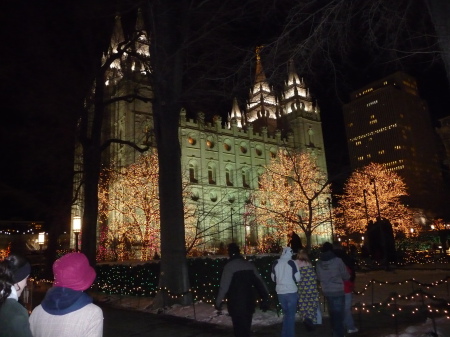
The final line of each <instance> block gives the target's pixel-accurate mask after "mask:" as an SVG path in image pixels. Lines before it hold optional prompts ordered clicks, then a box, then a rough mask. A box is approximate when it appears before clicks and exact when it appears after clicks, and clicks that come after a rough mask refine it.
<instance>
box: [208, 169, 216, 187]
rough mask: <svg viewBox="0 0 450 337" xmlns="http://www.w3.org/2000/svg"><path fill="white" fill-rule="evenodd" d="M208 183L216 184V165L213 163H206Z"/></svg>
mask: <svg viewBox="0 0 450 337" xmlns="http://www.w3.org/2000/svg"><path fill="white" fill-rule="evenodd" d="M208 183H209V184H211V185H215V184H216V167H215V166H214V164H208Z"/></svg>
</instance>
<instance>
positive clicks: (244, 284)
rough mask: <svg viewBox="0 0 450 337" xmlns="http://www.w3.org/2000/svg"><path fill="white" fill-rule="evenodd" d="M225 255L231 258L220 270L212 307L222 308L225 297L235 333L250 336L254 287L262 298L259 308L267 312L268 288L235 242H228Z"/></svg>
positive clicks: (236, 336) (241, 336)
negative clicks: (218, 285)
mask: <svg viewBox="0 0 450 337" xmlns="http://www.w3.org/2000/svg"><path fill="white" fill-rule="evenodd" d="M228 255H229V256H230V260H229V261H228V262H227V264H226V265H225V267H224V269H223V273H222V277H221V279H220V287H219V293H218V294H217V298H216V303H215V308H216V309H217V310H218V311H221V310H222V301H223V300H224V298H225V297H227V299H228V302H227V308H228V313H229V314H230V316H231V320H232V322H233V331H234V336H235V337H249V336H250V333H251V326H252V318H253V313H254V312H255V306H256V298H255V294H254V290H253V288H256V290H257V292H258V293H259V296H260V297H261V299H262V301H261V310H263V311H266V310H267V309H268V306H269V291H268V289H267V286H266V284H265V282H264V280H263V278H262V277H261V275H260V274H259V272H258V270H257V269H256V267H255V265H254V264H253V263H251V262H249V261H247V260H245V259H244V257H243V256H242V255H241V254H240V251H239V247H238V246H237V245H236V244H235V243H230V244H229V245H228Z"/></svg>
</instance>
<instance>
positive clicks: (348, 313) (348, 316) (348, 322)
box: [344, 293, 355, 330]
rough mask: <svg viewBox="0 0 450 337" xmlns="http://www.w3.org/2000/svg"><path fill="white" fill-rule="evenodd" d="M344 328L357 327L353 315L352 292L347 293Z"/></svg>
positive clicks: (352, 328) (351, 328)
mask: <svg viewBox="0 0 450 337" xmlns="http://www.w3.org/2000/svg"><path fill="white" fill-rule="evenodd" d="M344 328H346V329H347V330H354V329H355V322H354V321H353V316H352V293H347V294H345V304H344Z"/></svg>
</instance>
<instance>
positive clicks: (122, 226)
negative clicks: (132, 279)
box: [99, 152, 160, 261]
mask: <svg viewBox="0 0 450 337" xmlns="http://www.w3.org/2000/svg"><path fill="white" fill-rule="evenodd" d="M104 177H105V178H106V179H105V180H104V182H103V184H102V185H101V186H100V191H99V200H100V203H99V205H100V214H101V219H108V225H107V235H106V237H104V238H103V240H104V241H106V242H104V243H107V244H109V246H110V248H112V250H114V251H117V255H118V257H119V259H123V258H124V257H126V253H127V252H129V250H130V248H131V247H130V245H134V244H137V245H139V246H140V247H141V254H140V259H141V260H144V261H145V260H148V259H150V257H151V255H150V254H151V252H156V251H157V250H159V246H160V243H159V231H160V213H159V193H158V157H157V155H156V154H154V153H151V152H150V153H147V154H144V155H142V156H140V157H139V158H138V160H137V161H136V163H134V164H132V165H130V166H128V167H126V168H123V169H120V170H115V169H114V168H111V169H108V170H105V171H104Z"/></svg>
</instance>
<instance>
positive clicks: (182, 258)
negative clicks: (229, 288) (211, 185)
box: [151, 0, 192, 306]
mask: <svg viewBox="0 0 450 337" xmlns="http://www.w3.org/2000/svg"><path fill="white" fill-rule="evenodd" d="M186 15H187V14H186V10H185V2H184V1H180V0H160V1H156V2H154V3H153V12H152V18H151V19H152V20H151V22H152V23H153V27H152V35H153V37H152V53H151V55H152V62H153V69H154V72H153V76H154V79H155V80H154V87H153V89H154V92H155V100H154V105H153V113H154V118H155V135H156V141H157V148H158V158H159V195H160V213H161V271H160V287H161V289H163V291H162V292H160V294H159V296H158V297H157V300H156V301H155V305H158V306H166V305H169V304H172V303H182V304H185V305H186V304H190V303H191V301H192V298H191V295H190V294H188V291H189V277H188V270H187V263H186V249H185V228H184V216H183V200H182V179H181V148H180V144H179V140H178V127H179V126H178V125H179V118H180V110H181V87H182V79H183V49H182V44H183V35H184V33H185V29H184V27H183V24H182V22H183V18H186Z"/></svg>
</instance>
